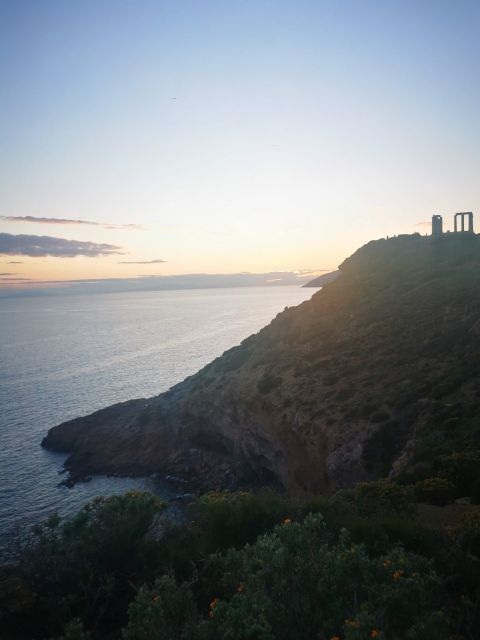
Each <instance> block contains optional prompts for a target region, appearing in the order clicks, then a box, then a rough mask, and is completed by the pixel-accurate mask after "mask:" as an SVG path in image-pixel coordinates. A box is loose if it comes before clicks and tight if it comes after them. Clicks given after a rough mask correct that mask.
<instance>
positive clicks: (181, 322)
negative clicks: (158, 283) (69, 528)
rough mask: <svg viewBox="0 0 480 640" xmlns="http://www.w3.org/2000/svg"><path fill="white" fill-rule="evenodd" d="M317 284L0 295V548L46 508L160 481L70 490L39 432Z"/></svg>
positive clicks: (121, 396) (184, 362)
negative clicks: (106, 292)
mask: <svg viewBox="0 0 480 640" xmlns="http://www.w3.org/2000/svg"><path fill="white" fill-rule="evenodd" d="M314 291H315V289H302V288H300V287H298V286H270V287H242V288H240V287H238V288H231V289H203V290H198V289H197V290H181V291H155V292H129V293H109V294H89V295H49V296H32V297H11V298H1V299H0V552H2V551H3V552H4V553H9V551H8V550H9V549H10V547H11V545H12V543H13V542H14V541H15V540H16V539H17V538H18V537H19V536H22V535H24V533H25V531H27V530H28V528H29V527H31V526H32V525H33V524H36V523H38V522H40V521H42V520H43V519H45V518H46V517H48V516H49V515H50V514H52V513H55V512H57V513H59V515H61V516H62V517H68V516H69V515H71V514H72V513H74V512H76V511H77V510H78V509H79V508H80V507H81V506H82V505H83V504H85V503H86V502H87V501H88V500H90V499H92V498H93V497H94V496H97V495H104V496H105V495H111V494H114V493H120V492H123V491H127V490H129V489H134V488H135V489H145V490H149V491H152V492H154V493H155V494H158V495H160V496H163V497H169V495H170V492H171V489H170V488H169V486H168V483H166V482H165V481H164V480H163V479H160V478H155V477H148V478H112V477H103V476H102V477H94V478H93V479H92V480H91V481H90V482H86V483H79V484H76V485H75V486H74V487H73V488H67V487H66V486H64V485H62V484H61V482H62V480H63V479H64V478H65V476H64V475H63V474H62V472H63V467H62V464H63V461H64V460H65V455H63V454H58V453H52V452H49V451H46V450H44V449H43V448H42V447H41V446H40V443H41V440H42V438H43V437H44V436H45V435H46V433H47V431H48V429H49V428H50V427H53V426H54V425H56V424H59V423H61V422H64V421H65V420H69V419H71V418H76V417H78V416H82V415H86V414H89V413H91V412H92V411H96V410H97V409H101V408H102V407H106V406H108V405H111V404H114V403H116V402H122V401H124V400H130V399H132V398H146V397H151V396H154V395H157V394H159V393H161V392H163V391H166V390H167V389H169V388H170V387H171V386H172V385H174V384H176V383H177V382H180V381H181V380H183V379H184V378H185V377H187V376H189V375H191V374H193V373H195V372H196V371H198V370H199V369H200V368H201V367H203V366H204V365H206V364H207V363H208V362H210V361H211V360H213V359H214V358H216V357H217V356H219V355H221V354H222V353H223V352H224V351H225V350H226V349H229V348H230V347H233V346H235V345H237V344H239V343H240V342H241V341H242V340H243V339H244V338H246V337H247V336H249V335H251V334H252V333H256V332H257V331H259V330H260V329H261V328H262V327H264V326H265V325H267V324H268V323H269V322H270V321H271V320H272V319H273V318H274V317H275V316H276V314H277V313H279V312H280V311H282V310H283V309H284V308H285V307H286V306H288V307H291V306H295V305H298V304H299V303H301V302H303V301H304V300H306V299H308V298H310V297H311V295H312V293H313V292H314Z"/></svg>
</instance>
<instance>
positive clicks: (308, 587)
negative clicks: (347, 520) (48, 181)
mask: <svg viewBox="0 0 480 640" xmlns="http://www.w3.org/2000/svg"><path fill="white" fill-rule="evenodd" d="M219 562H220V563H221V564H222V568H223V572H222V573H223V576H224V578H223V584H222V585H219V587H217V588H218V589H219V590H220V589H223V590H224V592H226V593H227V594H228V595H226V596H224V597H223V598H220V599H217V598H216V597H213V598H212V605H211V609H210V622H209V624H208V626H209V636H208V637H210V638H229V639H231V640H244V639H246V638H252V639H253V638H255V639H256V640H260V639H261V640H287V639H288V640H290V639H291V638H292V637H294V638H296V639H298V640H303V639H305V640H307V639H310V638H315V637H318V638H332V637H335V636H337V637H342V638H347V639H349V640H355V639H357V638H358V639H360V638H362V639H363V638H367V637H381V636H380V634H384V635H383V637H398V638H400V637H402V638H408V637H412V638H413V637H422V638H432V640H433V638H435V639H436V640H440V639H442V638H447V637H448V626H447V624H446V620H445V618H444V616H443V615H442V613H441V610H442V605H443V596H442V589H441V587H442V584H441V581H440V579H439V577H438V576H437V575H436V574H435V572H434V571H433V568H432V565H431V563H430V562H429V561H428V560H426V559H425V558H421V557H419V556H414V555H412V554H408V553H406V552H405V551H403V550H402V549H400V548H393V549H391V550H389V552H388V553H387V554H385V555H382V556H380V557H371V556H369V554H368V553H367V551H366V548H365V547H364V546H363V545H355V544H353V543H352V542H351V540H350V538H349V536H348V535H347V534H346V533H343V534H342V536H341V537H340V540H339V541H338V543H335V544H329V543H328V533H327V531H326V528H325V523H324V521H323V518H322V517H321V516H319V515H310V516H307V518H306V519H305V521H304V523H303V524H298V523H286V524H284V525H280V526H277V527H276V528H275V529H274V531H273V532H272V533H271V534H267V535H265V536H262V537H260V538H259V539H258V540H257V542H256V543H255V544H254V545H251V546H248V545H247V546H246V547H245V549H243V550H241V551H231V552H229V553H228V554H227V555H226V556H225V557H224V558H223V559H219ZM212 596H215V594H212ZM418 629H422V630H423V635H421V636H420V635H418V633H417V630H418ZM373 631H375V632H378V636H376V635H374V636H372V632H373ZM415 634H417V635H415Z"/></svg>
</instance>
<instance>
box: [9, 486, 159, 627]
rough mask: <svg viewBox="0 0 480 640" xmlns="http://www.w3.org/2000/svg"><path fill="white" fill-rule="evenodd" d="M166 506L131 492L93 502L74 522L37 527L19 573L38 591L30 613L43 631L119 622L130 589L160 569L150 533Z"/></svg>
mask: <svg viewBox="0 0 480 640" xmlns="http://www.w3.org/2000/svg"><path fill="white" fill-rule="evenodd" d="M163 507H164V505H163V503H162V502H160V501H159V500H158V499H157V498H155V497H154V496H152V495H150V494H148V493H141V492H133V491H132V492H129V493H126V494H124V495H121V496H111V497H109V498H95V499H94V500H93V501H92V502H90V503H88V504H87V505H86V506H85V507H84V508H83V509H81V510H80V512H79V513H78V514H77V515H76V516H74V517H73V518H72V519H70V520H67V521H65V522H61V521H60V519H58V518H56V519H50V520H49V521H47V522H46V524H45V525H43V526H38V527H35V529H34V535H35V540H34V542H33V544H32V545H31V547H30V548H29V549H27V551H26V553H25V554H24V556H23V558H22V559H21V570H22V572H23V574H24V575H25V576H26V579H27V580H28V582H29V584H30V585H31V587H32V588H33V590H34V591H35V592H37V593H38V598H37V605H36V609H35V610H34V613H33V614H32V615H36V616H38V619H39V621H38V626H39V628H40V629H44V630H45V631H46V632H47V633H50V634H51V633H58V632H59V631H60V630H61V629H62V628H63V626H64V624H65V623H66V622H67V621H69V620H72V619H74V618H81V619H82V621H83V622H84V623H85V624H86V625H87V627H89V628H90V627H93V626H96V627H98V628H100V629H102V628H105V629H109V628H110V625H112V624H113V625H115V624H118V623H117V620H116V618H118V617H120V616H124V615H125V612H126V606H127V604H128V602H129V600H130V599H131V596H132V592H133V586H132V585H134V584H138V583H139V582H141V581H143V580H146V579H149V578H150V577H152V573H153V572H154V571H155V569H156V562H157V559H156V558H155V543H154V541H152V540H149V539H148V536H147V535H146V534H147V533H148V531H149V529H150V527H151V526H152V523H153V522H154V518H155V516H156V515H157V514H158V513H159V512H160V511H161V510H162V509H163ZM72 625H73V626H72V629H74V628H75V625H74V623H72ZM72 633H73V631H72ZM67 637H68V636H67Z"/></svg>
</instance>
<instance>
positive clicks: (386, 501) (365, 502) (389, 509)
mask: <svg viewBox="0 0 480 640" xmlns="http://www.w3.org/2000/svg"><path fill="white" fill-rule="evenodd" d="M339 494H340V496H342V497H343V498H344V499H346V500H347V501H348V502H349V503H350V505H351V512H352V513H353V514H355V513H356V514H358V515H360V516H366V517H372V516H382V515H387V514H394V513H397V514H410V515H411V514H413V513H414V511H415V507H414V504H413V492H412V490H411V488H410V487H407V486H401V485H398V484H395V483H394V482H390V481H388V480H375V481H373V482H359V483H358V484H356V485H355V487H354V488H353V489H348V490H344V491H341V492H339Z"/></svg>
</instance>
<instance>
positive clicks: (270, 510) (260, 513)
mask: <svg viewBox="0 0 480 640" xmlns="http://www.w3.org/2000/svg"><path fill="white" fill-rule="evenodd" d="M289 511H290V508H289V505H288V504H287V502H286V501H285V500H284V499H283V498H282V497H281V496H279V495H278V494H276V493H274V492H271V491H263V492H262V493H259V494H254V493H250V492H247V491H237V492H235V493H232V492H230V491H212V492H210V493H207V494H205V495H203V496H202V497H201V498H200V499H199V500H198V516H199V517H198V526H199V527H200V530H201V535H202V539H203V543H204V547H205V551H207V552H213V551H216V550H218V549H228V548H229V547H236V548H238V547H241V546H243V545H244V544H246V543H248V542H254V541H255V539H256V538H257V536H258V535H259V534H260V533H264V532H265V531H267V530H268V529H271V528H272V527H273V526H274V525H275V524H277V523H279V522H280V521H281V520H282V519H283V518H285V517H286V516H288V515H291V514H290V513H289Z"/></svg>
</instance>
